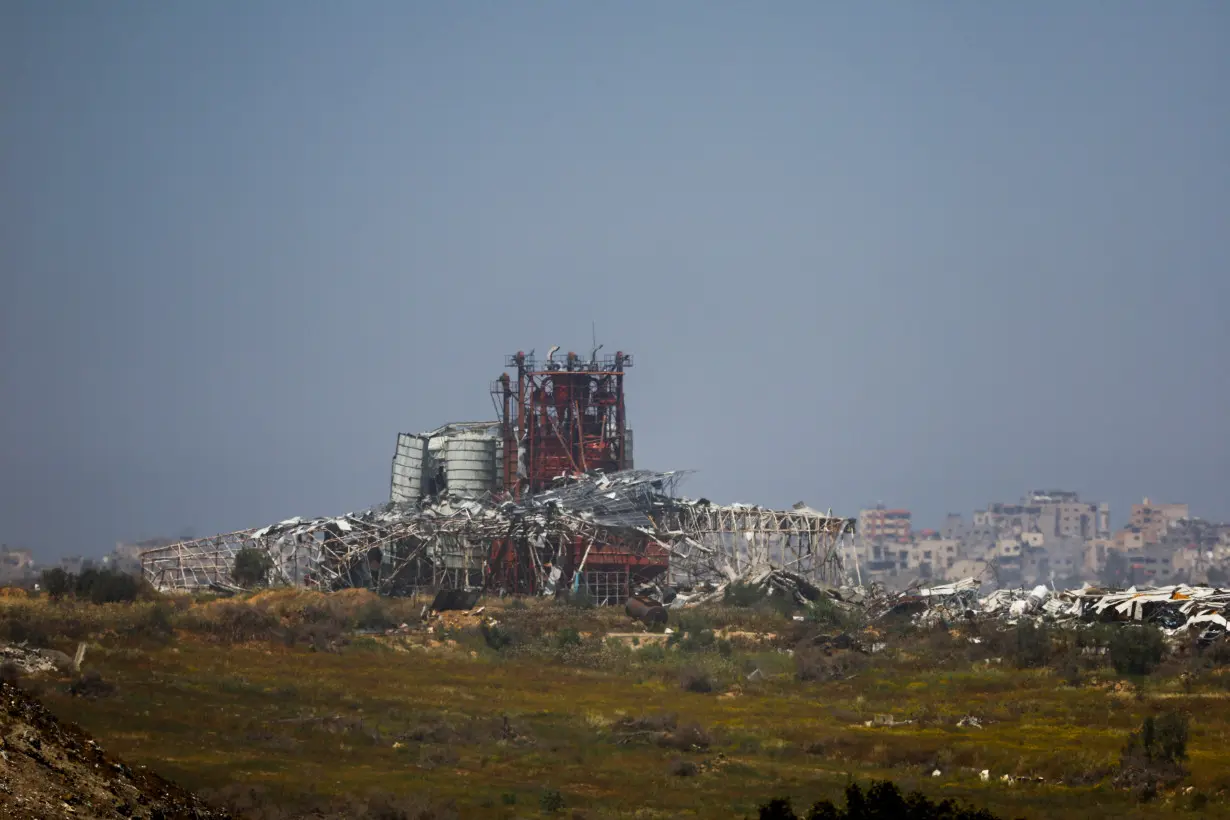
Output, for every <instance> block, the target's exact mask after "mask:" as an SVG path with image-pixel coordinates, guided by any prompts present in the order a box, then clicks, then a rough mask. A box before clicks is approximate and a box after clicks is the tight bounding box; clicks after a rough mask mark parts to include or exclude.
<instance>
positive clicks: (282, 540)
mask: <svg viewBox="0 0 1230 820" xmlns="http://www.w3.org/2000/svg"><path fill="white" fill-rule="evenodd" d="M681 477H682V474H681V473H651V472H648V471H625V472H622V473H614V474H600V475H591V476H585V477H583V478H582V479H580V480H577V481H574V482H572V483H570V484H568V485H566V486H563V487H558V488H556V489H553V490H549V491H547V492H543V493H539V494H537V495H535V496H533V497H531V498H529V499H528V500H525V501H522V502H515V501H511V500H509V499H507V498H506V497H504V496H502V495H493V496H487V497H484V498H480V499H453V498H445V499H442V500H438V501H435V502H433V503H427V504H423V505H392V504H390V505H385V506H384V507H381V508H377V509H374V510H369V511H366V512H363V513H358V514H348V515H345V516H341V517H338V518H317V519H310V520H304V519H298V518H294V519H290V520H288V521H283V522H281V523H279V524H275V525H272V526H268V527H262V528H260V529H254V530H243V531H240V532H234V533H228V534H225V535H217V536H213V537H211V538H201V539H196V540H192V541H185V542H182V543H178V544H173V545H170V546H166V547H159V548H157V549H153V550H149V551H147V552H145V553H143V554H142V555H141V564H142V569H143V572H144V574H145V576H146V577H147V578H148V579H149V580H150V582H151V583H152V584H154V585H155V586H156V587H159V588H161V589H180V590H194V589H204V588H218V589H232V590H233V589H238V588H241V585H240V584H239V583H238V582H237V579H236V578H235V577H234V565H235V558H236V556H237V555H238V553H239V552H240V551H241V550H244V549H252V550H257V551H259V552H260V553H262V554H263V555H265V556H268V559H269V563H270V564H271V566H272V570H271V572H270V577H269V581H270V582H271V583H276V584H284V585H290V586H298V587H307V588H312V589H319V590H324V591H328V590H335V589H343V588H348V587H364V588H368V589H372V590H375V591H377V592H379V593H382V594H390V595H396V594H403V593H405V592H406V591H408V590H412V589H417V588H420V587H425V586H431V587H434V588H437V589H440V588H464V589H473V588H487V589H491V590H503V591H506V592H530V593H534V594H552V593H555V592H559V591H562V590H567V589H581V588H585V589H586V590H588V591H589V592H590V594H591V595H592V596H593V597H594V598H595V599H597V600H602V601H606V602H611V603H613V602H615V600H621V599H622V598H621V596H622V597H626V596H627V595H628V594H629V592H630V591H631V587H632V586H633V585H634V584H635V583H637V582H638V581H642V580H647V579H649V578H652V577H653V575H652V573H653V572H656V571H657V570H658V568H660V567H667V568H668V570H667V573H668V577H669V579H670V581H671V582H672V583H677V584H703V583H718V582H723V581H728V580H733V579H736V578H739V577H742V576H746V575H748V574H751V573H755V572H758V571H762V570H764V569H772V568H780V569H786V570H789V571H791V572H795V573H798V574H800V575H802V576H804V577H806V578H808V579H809V580H812V581H813V582H815V583H835V582H837V581H838V580H839V573H840V570H841V552H840V539H841V538H842V536H843V535H845V534H847V533H852V532H853V521H852V520H850V519H842V518H838V517H835V516H833V515H832V514H831V513H821V512H818V511H816V510H811V509H809V508H805V507H801V506H799V507H797V508H796V509H794V510H790V511H776V510H769V509H766V508H763V507H755V506H749V505H743V504H734V505H729V506H719V505H715V504H711V503H709V502H707V501H690V500H687V499H683V498H676V497H675V496H674V489H675V485H676V484H677V482H678V481H679V479H680V478H681ZM613 556H615V557H618V560H613ZM509 567H514V568H517V570H518V571H520V572H523V573H524V577H519V578H518V577H511V576H510V575H509V573H508V572H507V569H508V568H509ZM638 569H640V570H645V571H648V572H649V573H650V574H647V575H638V574H637V570H638Z"/></svg>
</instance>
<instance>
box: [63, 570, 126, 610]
mask: <svg viewBox="0 0 1230 820" xmlns="http://www.w3.org/2000/svg"><path fill="white" fill-rule="evenodd" d="M69 577H70V578H71V577H72V576H69ZM73 594H75V595H76V596H77V597H78V598H80V599H81V600H85V601H89V602H90V603H94V604H117V603H132V602H133V601H135V600H137V598H138V597H139V596H140V594H141V580H140V579H139V578H137V577H136V576H133V575H129V574H128V573H125V572H119V571H117V570H113V569H93V568H91V569H87V570H85V571H83V572H82V573H81V574H80V575H78V576H77V577H76V579H75V581H74V583H73Z"/></svg>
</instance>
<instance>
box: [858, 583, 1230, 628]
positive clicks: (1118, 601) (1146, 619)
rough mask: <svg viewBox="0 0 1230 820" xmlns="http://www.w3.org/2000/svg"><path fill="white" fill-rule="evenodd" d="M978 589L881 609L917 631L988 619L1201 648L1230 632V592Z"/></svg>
mask: <svg viewBox="0 0 1230 820" xmlns="http://www.w3.org/2000/svg"><path fill="white" fill-rule="evenodd" d="M978 586H979V585H978V581H977V580H976V579H973V578H966V579H964V580H962V581H958V582H956V583H954V584H947V585H944V586H938V587H931V588H929V589H916V590H912V591H907V592H905V593H902V594H901V595H898V596H894V597H893V598H892V599H891V603H890V605H889V606H888V607H887V609H884V608H883V606H881V609H883V612H882V613H881V615H887V614H889V613H896V614H904V615H909V616H910V617H911V618H912V619H913V621H914V622H915V623H917V624H919V625H921V626H928V625H934V624H939V623H947V622H951V621H956V620H960V619H967V620H968V619H988V618H991V619H995V620H999V621H1002V622H1004V623H1006V624H1015V623H1019V622H1021V621H1026V620H1028V621H1036V622H1049V623H1055V624H1058V625H1065V624H1072V625H1074V624H1078V623H1095V622H1097V623H1124V624H1129V623H1149V624H1153V625H1155V626H1157V627H1158V628H1160V629H1161V630H1162V631H1163V632H1164V633H1166V634H1167V635H1169V636H1171V637H1177V636H1179V635H1182V634H1191V633H1198V637H1199V640H1200V641H1201V642H1202V643H1210V642H1212V641H1214V640H1217V639H1219V638H1221V637H1222V636H1224V635H1225V634H1226V632H1227V629H1228V627H1230V621H1228V620H1227V616H1230V590H1223V589H1219V588H1216V587H1209V586H1188V585H1187V584H1179V585H1175V586H1167V587H1143V588H1137V587H1131V588H1129V589H1126V590H1117V589H1102V588H1099V587H1093V586H1089V585H1085V586H1083V587H1081V588H1080V589H1073V590H1061V591H1055V590H1052V589H1050V588H1048V587H1046V586H1037V587H1034V588H1033V589H1031V590H1024V589H998V590H995V591H994V592H992V593H991V594H989V595H987V596H985V597H981V598H979V597H977V593H978Z"/></svg>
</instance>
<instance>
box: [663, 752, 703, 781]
mask: <svg viewBox="0 0 1230 820" xmlns="http://www.w3.org/2000/svg"><path fill="white" fill-rule="evenodd" d="M670 773H671V774H673V775H674V776H675V777H695V776H696V775H697V774H699V773H700V769H699V768H698V767H697V765H696V764H695V763H693V762H692V761H690V760H684V759H682V758H678V757H677V758H675V759H674V760H672V761H671V764H670Z"/></svg>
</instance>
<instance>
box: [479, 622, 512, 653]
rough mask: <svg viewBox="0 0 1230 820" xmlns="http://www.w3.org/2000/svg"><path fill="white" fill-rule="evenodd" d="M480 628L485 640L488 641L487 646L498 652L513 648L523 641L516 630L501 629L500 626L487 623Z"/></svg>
mask: <svg viewBox="0 0 1230 820" xmlns="http://www.w3.org/2000/svg"><path fill="white" fill-rule="evenodd" d="M479 629H480V631H481V632H482V633H483V640H484V641H486V643H487V646H489V647H491V648H492V649H494V650H495V651H496V652H502V651H503V650H505V649H511V648H513V647H516V646H517V645H518V644H520V643H521V636H520V635H519V634H518V633H517V632H515V631H514V630H511V629H501V628H500V627H498V626H489V625H487V624H483V625H482V626H481V627H479Z"/></svg>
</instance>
